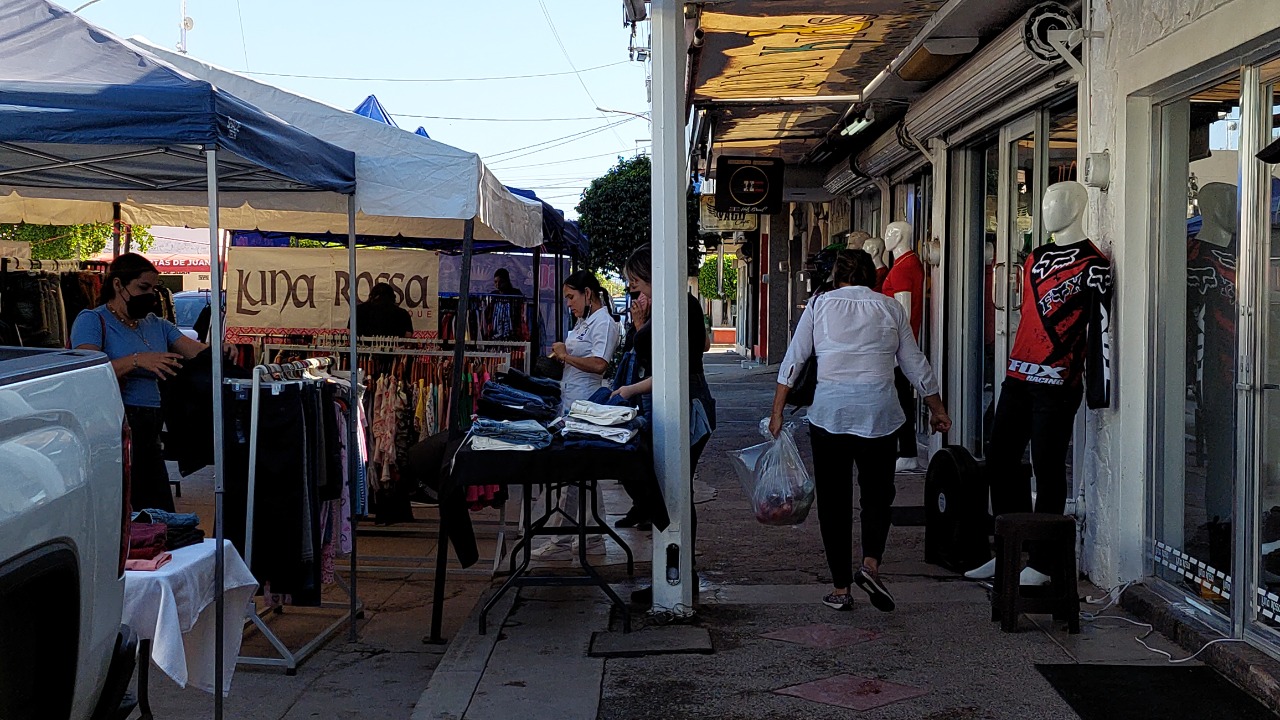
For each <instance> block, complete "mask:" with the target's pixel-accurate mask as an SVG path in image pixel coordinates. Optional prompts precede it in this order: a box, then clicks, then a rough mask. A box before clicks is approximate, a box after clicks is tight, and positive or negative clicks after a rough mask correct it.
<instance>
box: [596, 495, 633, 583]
mask: <svg viewBox="0 0 1280 720" xmlns="http://www.w3.org/2000/svg"><path fill="white" fill-rule="evenodd" d="M595 484H596V481H594V480H593V481H592V485H595ZM598 500H599V498H598V497H597V496H596V493H595V492H592V493H591V517H593V518H595V521H596V524H597V525H599V526H600V529H601V530H603V531H604V532H605V534H607V535H608V536H609V537H611V538H613V541H614V542H616V543H618V547H620V548H622V551H623V552H625V553H626V554H627V577H635V576H636V559H635V556H634V555H632V554H631V546H630V545H628V544H627V542H626V541H625V540H623V539H622V536H621V535H619V534H618V533H617V532H615V531H614V529H613V528H612V527H609V523H607V522H605V520H604V518H602V517H600V503H599V502H598Z"/></svg>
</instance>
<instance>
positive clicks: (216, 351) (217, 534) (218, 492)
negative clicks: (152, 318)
mask: <svg viewBox="0 0 1280 720" xmlns="http://www.w3.org/2000/svg"><path fill="white" fill-rule="evenodd" d="M205 162H206V165H207V166H208V189H209V279H210V285H211V288H212V296H211V297H210V302H211V303H212V307H210V308H209V345H210V346H211V347H212V348H213V363H212V368H213V372H212V380H213V517H214V520H213V535H214V544H215V546H216V547H215V550H214V554H213V588H214V603H215V605H214V631H213V632H214V638H213V643H214V644H213V718H214V720H222V688H223V682H222V665H223V656H224V655H225V654H226V652H227V650H226V647H225V644H224V643H223V632H224V626H225V624H226V622H225V619H224V618H223V612H224V609H225V606H226V598H225V597H223V593H222V589H223V588H224V587H225V586H226V582H225V580H224V579H223V576H224V573H225V572H226V559H225V558H224V557H223V552H224V551H225V548H224V547H223V543H224V537H225V535H226V528H225V527H223V522H222V494H223V481H224V480H225V478H226V467H225V460H224V458H223V447H222V440H223V427H222V247H221V238H219V237H218V151H217V150H216V149H214V148H208V149H207V150H205ZM246 532H250V533H251V532H253V528H246Z"/></svg>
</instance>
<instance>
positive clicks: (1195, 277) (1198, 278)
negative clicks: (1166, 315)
mask: <svg viewBox="0 0 1280 720" xmlns="http://www.w3.org/2000/svg"><path fill="white" fill-rule="evenodd" d="M1187 285H1188V286H1190V287H1192V288H1194V289H1196V290H1199V291H1200V294H1201V295H1204V294H1205V293H1207V292H1209V291H1210V290H1211V289H1213V288H1216V287H1218V273H1217V271H1216V270H1214V269H1213V268H1211V267H1198V268H1187Z"/></svg>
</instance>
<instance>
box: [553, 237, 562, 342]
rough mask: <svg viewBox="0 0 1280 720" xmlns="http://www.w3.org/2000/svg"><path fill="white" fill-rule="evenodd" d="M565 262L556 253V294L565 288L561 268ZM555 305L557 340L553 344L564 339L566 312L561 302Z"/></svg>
mask: <svg viewBox="0 0 1280 720" xmlns="http://www.w3.org/2000/svg"><path fill="white" fill-rule="evenodd" d="M563 262H564V260H563V257H562V256H561V255H560V253H556V267H555V273H554V275H555V278H556V290H555V291H556V292H560V288H562V287H564V278H563V277H562V275H564V272H563V271H562V270H563V269H562V268H561V264H562V263H563ZM553 304H554V305H555V308H556V339H555V340H553V341H552V342H560V340H561V338H563V337H564V310H563V309H562V306H561V305H560V303H559V302H556V303H553Z"/></svg>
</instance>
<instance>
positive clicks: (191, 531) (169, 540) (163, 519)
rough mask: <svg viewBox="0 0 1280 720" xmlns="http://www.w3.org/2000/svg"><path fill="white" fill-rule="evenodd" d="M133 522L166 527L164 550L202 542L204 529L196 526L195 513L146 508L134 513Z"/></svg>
mask: <svg viewBox="0 0 1280 720" xmlns="http://www.w3.org/2000/svg"><path fill="white" fill-rule="evenodd" d="M133 522H134V523H135V524H140V525H145V524H158V525H163V526H164V527H165V528H166V533H165V543H164V547H165V549H166V550H177V549H178V548H184V547H187V546H189V545H199V544H200V543H202V542H204V531H203V530H201V529H200V528H199V527H198V526H199V525H200V516H199V515H196V514H195V513H173V512H168V511H166V510H157V509H155V508H147V509H145V510H140V511H138V512H136V513H134V514H133Z"/></svg>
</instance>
